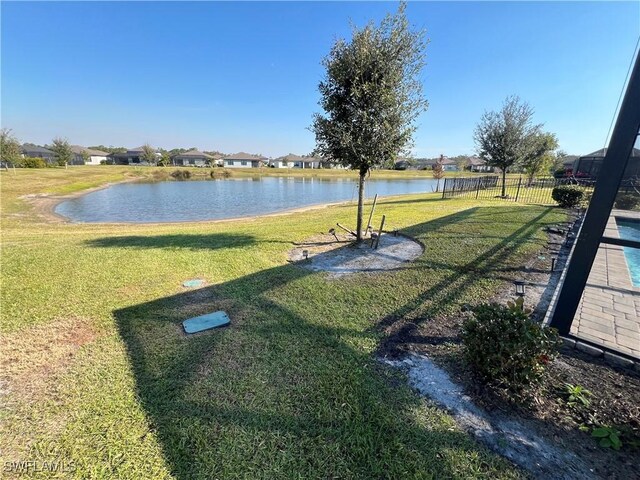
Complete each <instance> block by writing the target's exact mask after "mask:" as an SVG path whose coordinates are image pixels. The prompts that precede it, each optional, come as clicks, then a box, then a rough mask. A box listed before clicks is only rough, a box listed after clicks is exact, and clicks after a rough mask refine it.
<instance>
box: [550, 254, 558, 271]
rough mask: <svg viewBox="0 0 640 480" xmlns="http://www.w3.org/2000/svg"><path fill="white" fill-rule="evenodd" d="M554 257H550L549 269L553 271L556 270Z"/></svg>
mask: <svg viewBox="0 0 640 480" xmlns="http://www.w3.org/2000/svg"><path fill="white" fill-rule="evenodd" d="M556 260H557V258H556V257H551V271H552V272H555V271H556Z"/></svg>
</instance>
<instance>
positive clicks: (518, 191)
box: [515, 177, 522, 202]
mask: <svg viewBox="0 0 640 480" xmlns="http://www.w3.org/2000/svg"><path fill="white" fill-rule="evenodd" d="M521 185H522V177H520V178H519V179H518V190H516V200H515V201H516V202H517V201H518V196H519V195H520V186H521Z"/></svg>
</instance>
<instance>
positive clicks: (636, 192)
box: [549, 55, 640, 359]
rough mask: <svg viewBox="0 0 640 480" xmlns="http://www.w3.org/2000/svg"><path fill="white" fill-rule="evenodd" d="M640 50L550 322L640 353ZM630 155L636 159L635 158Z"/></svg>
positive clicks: (624, 350) (630, 353) (608, 345)
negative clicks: (636, 161)
mask: <svg viewBox="0 0 640 480" xmlns="http://www.w3.org/2000/svg"><path fill="white" fill-rule="evenodd" d="M639 154H640V55H636V58H635V62H634V64H633V67H632V68H631V71H630V75H629V77H628V83H627V88H626V91H625V94H624V97H623V100H622V103H621V104H620V109H619V111H618V116H617V118H616V122H615V126H614V128H613V131H612V132H611V137H610V141H609V145H608V148H606V150H605V155H604V158H603V159H602V164H601V166H600V168H599V171H598V175H597V179H596V182H595V187H594V191H593V196H592V198H591V202H590V204H589V207H588V209H587V211H586V214H585V216H584V220H583V222H582V226H581V228H580V230H579V233H578V234H577V237H576V241H575V243H574V246H573V251H572V253H571V256H570V259H569V262H568V265H567V268H566V270H565V272H564V274H563V280H562V282H561V286H560V287H559V293H558V294H557V295H556V301H555V304H554V306H553V307H552V310H551V312H550V315H549V320H550V321H549V323H550V325H551V326H552V327H555V328H557V329H558V331H559V332H560V334H561V335H563V336H567V337H574V338H577V339H579V340H581V341H586V343H591V344H595V345H597V346H599V347H602V348H603V350H605V351H606V350H614V351H616V352H617V353H622V354H623V355H625V356H631V357H634V358H636V359H637V358H640V320H639V318H640V177H639V176H638V175H637V172H636V170H637V169H635V168H634V165H631V164H632V163H633V160H634V158H637V157H638V156H639ZM630 158H632V161H631V162H630V161H629V159H630Z"/></svg>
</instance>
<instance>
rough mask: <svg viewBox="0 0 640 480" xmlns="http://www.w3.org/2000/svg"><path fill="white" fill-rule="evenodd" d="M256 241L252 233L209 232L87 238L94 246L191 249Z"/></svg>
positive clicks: (229, 245)
mask: <svg viewBox="0 0 640 480" xmlns="http://www.w3.org/2000/svg"><path fill="white" fill-rule="evenodd" d="M255 243H257V241H256V239H255V237H254V236H253V235H245V234H230V233H209V234H171V235H126V236H114V237H103V238H96V239H93V240H88V241H87V242H86V244H87V245H89V246H91V247H96V248H141V249H142V248H184V249H191V250H218V249H224V248H240V247H247V246H250V245H254V244H255Z"/></svg>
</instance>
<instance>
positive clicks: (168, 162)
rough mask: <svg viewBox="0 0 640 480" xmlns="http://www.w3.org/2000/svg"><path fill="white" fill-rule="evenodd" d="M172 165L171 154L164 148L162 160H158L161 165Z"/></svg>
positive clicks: (161, 155)
mask: <svg viewBox="0 0 640 480" xmlns="http://www.w3.org/2000/svg"><path fill="white" fill-rule="evenodd" d="M169 165H171V155H170V154H169V152H167V151H166V150H163V151H162V153H161V154H160V160H158V166H159V167H167V166H169Z"/></svg>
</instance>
